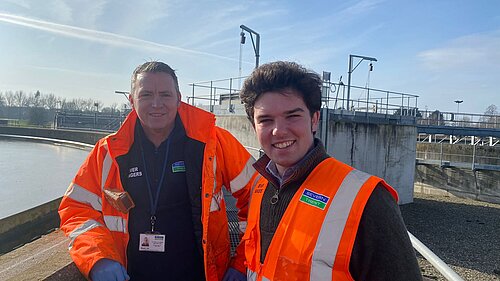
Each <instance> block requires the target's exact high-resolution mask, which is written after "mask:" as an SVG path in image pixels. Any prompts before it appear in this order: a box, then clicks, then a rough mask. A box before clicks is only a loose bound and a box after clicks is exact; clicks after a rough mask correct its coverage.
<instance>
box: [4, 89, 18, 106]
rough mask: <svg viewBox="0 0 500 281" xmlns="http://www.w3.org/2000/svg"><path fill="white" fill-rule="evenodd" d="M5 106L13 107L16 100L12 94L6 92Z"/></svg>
mask: <svg viewBox="0 0 500 281" xmlns="http://www.w3.org/2000/svg"><path fill="white" fill-rule="evenodd" d="M5 105H6V106H15V105H16V98H15V96H14V92H12V91H8V92H6V93H5Z"/></svg>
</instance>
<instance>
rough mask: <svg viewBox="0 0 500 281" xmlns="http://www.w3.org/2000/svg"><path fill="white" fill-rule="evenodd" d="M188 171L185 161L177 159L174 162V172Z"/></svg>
mask: <svg viewBox="0 0 500 281" xmlns="http://www.w3.org/2000/svg"><path fill="white" fill-rule="evenodd" d="M182 172H186V166H184V161H177V162H175V163H173V164H172V173H182Z"/></svg>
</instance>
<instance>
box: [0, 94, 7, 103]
mask: <svg viewBox="0 0 500 281" xmlns="http://www.w3.org/2000/svg"><path fill="white" fill-rule="evenodd" d="M5 103H6V101H5V97H4V96H3V93H2V92H0V106H5Z"/></svg>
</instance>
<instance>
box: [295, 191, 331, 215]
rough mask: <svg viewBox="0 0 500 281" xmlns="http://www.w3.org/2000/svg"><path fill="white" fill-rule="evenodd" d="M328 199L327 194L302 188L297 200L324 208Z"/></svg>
mask: <svg viewBox="0 0 500 281" xmlns="http://www.w3.org/2000/svg"><path fill="white" fill-rule="evenodd" d="M328 200H330V198H329V197H328V196H325V195H322V194H319V193H316V192H313V191H311V190H309V189H304V192H302V195H301V196H300V200H299V201H300V202H303V203H306V204H307V205H311V206H314V207H316V208H319V209H321V210H324V209H325V207H326V204H327V203H328Z"/></svg>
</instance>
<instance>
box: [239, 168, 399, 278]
mask: <svg viewBox="0 0 500 281" xmlns="http://www.w3.org/2000/svg"><path fill="white" fill-rule="evenodd" d="M379 183H382V184H383V185H384V186H385V187H386V188H387V189H388V190H389V191H390V192H391V194H392V195H393V196H394V198H395V199H396V200H397V193H396V191H395V190H394V189H393V188H392V187H390V186H389V185H388V184H387V183H385V182H384V181H383V180H382V179H380V178H378V177H375V176H371V175H369V174H366V173H364V172H361V171H359V170H355V169H354V168H352V167H350V166H348V165H346V164H344V163H342V162H339V161H337V160H336V159H334V158H327V159H326V160H324V161H323V162H321V163H320V164H319V165H318V166H317V167H316V168H315V169H314V170H313V171H312V172H311V174H310V175H309V176H308V177H307V179H306V180H305V181H304V183H303V184H302V185H301V186H300V188H299V189H298V191H297V193H296V194H295V195H294V197H293V198H292V200H291V201H290V203H289V205H288V208H287V209H286V211H285V213H284V214H283V217H282V218H281V221H280V224H279V225H278V227H277V229H276V232H275V233H274V236H273V239H272V241H271V244H270V245H269V248H268V250H267V254H266V257H265V259H264V262H263V263H262V264H261V262H260V256H261V245H260V239H261V238H260V228H259V226H260V209H261V208H260V206H261V202H262V197H263V194H264V190H265V189H266V187H267V186H268V181H267V180H266V179H265V178H263V177H262V178H260V179H259V180H258V182H257V184H256V186H255V189H254V190H253V192H252V197H251V203H250V210H249V214H248V224H247V229H246V232H245V235H244V236H243V242H244V244H245V257H246V264H247V267H248V269H247V278H248V280H249V281H253V280H274V281H278V280H286V281H291V280H300V281H306V280H318V281H320V280H321V281H323V280H335V281H343V280H354V279H353V278H352V276H351V274H350V272H349V261H350V257H351V252H352V249H353V246H354V241H355V239H356V233H357V230H358V225H359V222H360V220H361V215H362V214H363V209H364V207H365V205H366V202H367V201H368V198H369V197H370V195H371V193H372V191H373V190H374V189H375V187H376V186H377V184H379ZM264 204H267V202H266V203H264Z"/></svg>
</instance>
